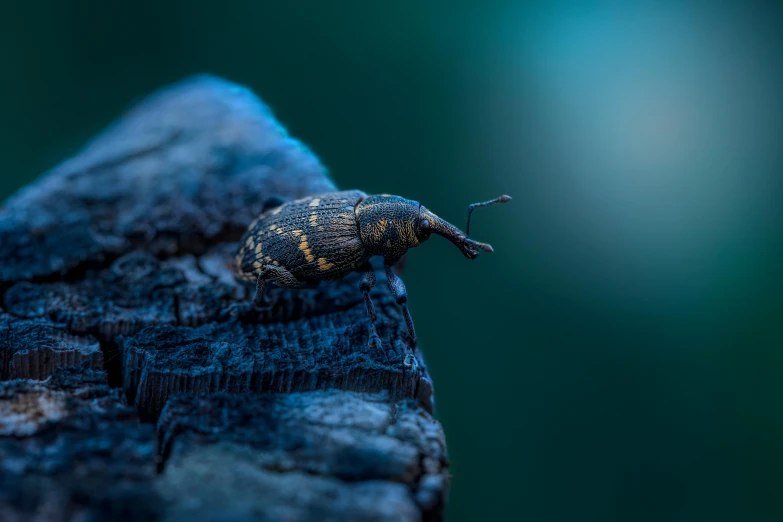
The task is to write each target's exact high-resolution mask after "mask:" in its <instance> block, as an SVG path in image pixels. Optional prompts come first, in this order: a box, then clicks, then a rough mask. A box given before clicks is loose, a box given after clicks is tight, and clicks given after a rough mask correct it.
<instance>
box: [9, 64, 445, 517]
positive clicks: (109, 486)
mask: <svg viewBox="0 0 783 522" xmlns="http://www.w3.org/2000/svg"><path fill="white" fill-rule="evenodd" d="M333 190H335V186H334V184H333V183H332V182H331V181H330V180H329V179H328V177H327V176H326V172H325V169H324V168H323V167H322V166H321V164H320V163H319V162H318V160H317V159H316V158H315V157H314V156H313V155H312V154H311V153H310V152H309V151H308V150H307V149H306V148H305V147H304V146H303V145H302V144H301V143H299V142H298V141H296V140H294V139H292V138H291V137H289V136H288V135H287V133H286V132H285V130H284V129H282V128H281V127H280V125H279V124H277V123H276V121H275V120H274V118H273V117H272V115H271V112H270V111H269V109H268V108H266V107H265V106H264V105H263V104H262V103H261V102H260V101H259V100H258V99H257V98H256V97H255V96H253V95H252V93H250V92H249V91H247V90H246V89H243V88H241V87H238V86H236V85H234V84H231V83H229V82H226V81H224V80H220V79H217V78H213V77H197V78H192V79H189V80H186V81H184V82H181V83H179V84H176V85H174V86H171V87H169V88H166V89H163V90H161V91H160V92H158V93H155V94H153V95H151V96H150V97H148V98H147V99H145V100H143V101H142V102H140V103H139V104H138V105H137V106H136V107H134V108H132V109H131V110H130V111H129V112H128V113H127V114H125V115H124V116H123V117H122V118H120V119H119V120H118V121H117V122H116V123H114V124H113V125H112V126H110V127H109V128H108V129H107V130H106V131H105V132H104V133H103V134H101V135H100V136H98V137H97V138H96V139H94V140H93V141H92V142H90V143H89V144H88V145H87V146H86V147H85V149H84V150H83V151H82V152H80V153H79V154H78V155H77V156H76V157H74V158H72V159H70V160H68V161H66V162H64V163H63V164H62V165H60V166H58V167H56V168H55V169H53V170H52V171H51V172H49V173H47V174H45V175H44V176H42V178H41V179H39V180H38V181H36V182H34V183H33V184H31V185H29V186H28V187H26V188H24V189H23V190H22V191H20V193H18V194H17V195H15V196H13V197H12V198H10V199H9V200H8V201H7V202H6V203H5V204H4V205H3V206H2V208H0V295H1V297H2V299H1V300H0V303H2V306H0V412H2V414H1V415H2V416H1V417H0V477H2V478H0V483H2V487H0V491H1V492H2V493H0V519H2V520H6V519H7V520H28V519H36V518H37V519H41V520H104V519H106V520H114V519H117V517H124V518H126V519H133V520H186V519H187V520H194V519H199V517H201V518H200V519H203V520H248V519H250V520H252V519H259V520H279V519H281V518H284V519H287V520H303V521H304V520H439V519H441V518H442V515H443V510H444V507H445V499H446V491H447V483H448V479H447V477H448V462H447V459H446V453H445V442H444V435H443V432H442V430H441V428H440V425H439V424H438V423H437V422H436V421H434V420H433V418H432V416H431V414H432V411H433V401H432V383H431V380H430V378H429V375H428V374H427V370H426V367H425V366H424V363H423V360H422V357H421V353H420V352H419V351H418V349H417V347H415V346H410V345H409V343H408V341H407V337H406V336H405V324H404V321H403V320H402V316H401V314H400V311H399V308H398V307H397V306H396V304H395V303H394V299H393V297H392V296H391V294H390V293H389V291H388V289H387V288H386V285H385V284H383V283H384V281H383V279H384V277H385V276H384V273H383V270H380V265H376V268H378V270H377V276H378V279H379V280H380V281H379V284H378V285H377V286H376V287H375V289H374V290H373V299H374V301H375V303H376V307H377V309H378V315H379V319H378V322H377V326H378V332H379V334H380V335H381V338H382V340H383V349H378V348H370V347H369V346H368V345H367V340H368V326H369V324H368V318H367V316H366V311H365V309H364V304H363V298H362V295H361V293H360V292H359V288H358V286H359V276H358V275H353V274H352V275H350V276H348V277H347V278H345V279H344V280H342V281H339V282H336V283H324V284H321V285H313V286H312V287H309V288H305V289H301V290H290V289H281V288H272V290H271V291H270V294H269V296H270V299H271V302H272V305H271V306H270V307H269V308H268V309H265V310H260V311H259V310H257V309H255V308H254V307H253V306H252V303H250V292H251V290H252V289H249V288H246V287H245V286H243V285H241V284H238V283H237V282H236V281H235V280H234V278H233V276H232V274H231V271H230V265H231V261H232V258H233V256H234V254H235V253H236V249H237V241H238V240H239V238H240V237H241V235H242V234H243V232H244V231H245V229H246V227H247V225H248V224H249V223H250V222H251V221H252V220H253V219H254V218H255V217H256V215H257V214H258V213H259V211H260V210H261V208H262V207H263V204H264V201H266V200H267V199H268V198H270V197H282V198H286V199H293V198H300V197H303V196H306V195H310V194H318V193H322V192H327V191H333ZM22 379H26V380H22ZM154 422H158V428H157V433H155V429H154V425H153V424H152V423H154ZM218 477H220V478H221V479H220V480H216V478H218ZM210 513H211V515H210ZM286 517H287V518H286Z"/></svg>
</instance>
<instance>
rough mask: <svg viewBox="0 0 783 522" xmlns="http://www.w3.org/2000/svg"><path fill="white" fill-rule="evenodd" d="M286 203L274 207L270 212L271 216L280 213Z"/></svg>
mask: <svg viewBox="0 0 783 522" xmlns="http://www.w3.org/2000/svg"><path fill="white" fill-rule="evenodd" d="M284 206H285V205H280V206H279V207H277V208H275V209H272V211H271V212H270V213H269V215H270V216H276V215H278V214H279V213H280V211H281V210H283V207H284Z"/></svg>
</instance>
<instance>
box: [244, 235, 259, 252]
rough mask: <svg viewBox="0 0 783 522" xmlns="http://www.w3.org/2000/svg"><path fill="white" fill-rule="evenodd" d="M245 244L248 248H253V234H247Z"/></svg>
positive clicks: (254, 242)
mask: <svg viewBox="0 0 783 522" xmlns="http://www.w3.org/2000/svg"><path fill="white" fill-rule="evenodd" d="M245 246H246V247H247V248H248V249H249V250H253V249H254V248H255V247H256V238H255V237H253V236H248V237H247V239H245Z"/></svg>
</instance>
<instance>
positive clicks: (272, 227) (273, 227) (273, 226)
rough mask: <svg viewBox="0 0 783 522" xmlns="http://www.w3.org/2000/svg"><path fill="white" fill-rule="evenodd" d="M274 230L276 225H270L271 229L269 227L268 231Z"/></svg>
mask: <svg viewBox="0 0 783 522" xmlns="http://www.w3.org/2000/svg"><path fill="white" fill-rule="evenodd" d="M276 228H277V225H272V226H271V227H269V230H274V229H276Z"/></svg>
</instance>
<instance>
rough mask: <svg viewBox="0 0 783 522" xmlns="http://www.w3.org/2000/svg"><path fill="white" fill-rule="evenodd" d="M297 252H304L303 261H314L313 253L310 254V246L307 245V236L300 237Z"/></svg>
mask: <svg viewBox="0 0 783 522" xmlns="http://www.w3.org/2000/svg"><path fill="white" fill-rule="evenodd" d="M299 250H301V251H302V252H304V255H305V259H307V262H308V263H312V262H313V261H315V257H313V253H312V252H310V245H308V244H307V236H302V239H301V243H299Z"/></svg>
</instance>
